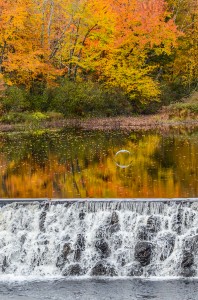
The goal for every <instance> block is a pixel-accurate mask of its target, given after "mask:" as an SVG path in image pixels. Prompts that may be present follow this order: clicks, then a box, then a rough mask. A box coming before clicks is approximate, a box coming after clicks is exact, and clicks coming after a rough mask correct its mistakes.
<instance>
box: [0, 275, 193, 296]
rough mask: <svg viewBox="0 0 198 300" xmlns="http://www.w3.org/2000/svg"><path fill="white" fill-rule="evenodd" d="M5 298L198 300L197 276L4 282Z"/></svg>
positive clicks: (1, 285) (0, 287)
mask: <svg viewBox="0 0 198 300" xmlns="http://www.w3.org/2000/svg"><path fill="white" fill-rule="evenodd" d="M0 296H1V300H11V299H14V300H19V299H20V300H23V299H24V300H27V299H29V300H65V299H67V300H112V299H114V300H120V299H124V300H129V299H130V300H144V299H145V300H146V299H147V300H148V299H155V300H171V299H175V300H180V299H182V300H197V280H182V279H181V280H172V281H171V280H169V281H167V280H163V281H157V280H155V281H152V280H141V279H133V280H129V279H128V280H104V279H103V280H73V281H72V280H55V281H32V282H31V281H30V282H28V281H24V282H1V283H0Z"/></svg>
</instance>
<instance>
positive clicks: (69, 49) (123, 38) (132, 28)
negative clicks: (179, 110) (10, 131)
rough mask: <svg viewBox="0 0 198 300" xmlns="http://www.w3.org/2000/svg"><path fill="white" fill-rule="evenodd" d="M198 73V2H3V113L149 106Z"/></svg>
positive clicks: (188, 88)
mask: <svg viewBox="0 0 198 300" xmlns="http://www.w3.org/2000/svg"><path fill="white" fill-rule="evenodd" d="M197 78H198V2H197V0H108V1H107V0H0V98H1V100H0V112H1V114H4V115H5V113H8V112H10V111H14V112H17V111H18V112H24V111H41V112H46V111H56V112H61V113H63V114H64V115H65V116H67V115H89V114H90V115H91V114H93V115H94V114H96V115H97V114H98V115H115V114H120V113H121V114H122V113H123V114H131V113H132V112H150V111H151V110H152V107H154V108H155V107H159V105H162V104H166V103H169V102H171V101H175V100H178V99H180V98H181V97H182V96H184V95H188V94H190V93H191V92H192V91H193V90H195V89H196V88H197ZM159 103H161V104H159Z"/></svg>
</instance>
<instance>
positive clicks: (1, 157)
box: [0, 132, 198, 198]
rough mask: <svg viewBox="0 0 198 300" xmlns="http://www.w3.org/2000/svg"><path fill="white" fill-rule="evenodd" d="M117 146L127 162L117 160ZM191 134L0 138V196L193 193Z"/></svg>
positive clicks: (196, 147) (196, 150) (197, 164)
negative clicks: (126, 153) (122, 164)
mask: <svg viewBox="0 0 198 300" xmlns="http://www.w3.org/2000/svg"><path fill="white" fill-rule="evenodd" d="M120 149H127V150H129V151H130V152H131V161H132V164H131V166H130V167H128V168H126V169H121V168H119V167H117V166H116V164H115V161H114V155H115V153H116V152H117V151H119V150H120ZM197 155H198V143H197V141H196V134H194V135H191V136H185V135H181V136H167V137H165V136H164V137H163V136H160V135H157V134H146V135H142V134H140V133H138V134H135V135H134V134H122V133H117V134H116V133H102V132H93V133H90V134H88V133H83V132H73V133H52V134H47V133H44V134H36V135H35V134H34V135H31V136H25V135H24V136H18V135H13V136H8V135H7V136H6V135H5V136H2V137H1V138H0V166H1V176H0V197H57V198H58V197H61V198H63V197H65V198H69V197H181V196H182V197H190V196H191V197H193V196H197V192H198V187H197V181H198V161H197Z"/></svg>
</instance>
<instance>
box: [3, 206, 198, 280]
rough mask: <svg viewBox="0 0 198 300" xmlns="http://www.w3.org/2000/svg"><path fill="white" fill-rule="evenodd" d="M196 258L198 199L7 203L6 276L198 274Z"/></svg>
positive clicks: (4, 268) (197, 255)
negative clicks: (193, 200)
mask: <svg viewBox="0 0 198 300" xmlns="http://www.w3.org/2000/svg"><path fill="white" fill-rule="evenodd" d="M197 265H198V203H197V202H194V203H193V202H181V203H179V202H177V203H175V202H168V201H166V202H164V203H162V202H139V203H138V202H132V201H131V202H130V201H129V202H125V201H123V202H121V201H120V202H118V201H117V202H113V201H109V202H104V201H103V202H100V201H99V202H96V201H95V202H80V203H75V202H72V203H69V202H68V203H65V204H56V205H53V204H49V203H47V204H45V203H44V204H41V203H40V204H39V203H32V204H28V205H23V204H14V203H13V204H9V205H4V206H3V207H1V208H0V278H4V277H5V278H9V276H13V275H14V276H19V277H20V276H21V278H23V276H30V277H31V276H32V278H34V277H35V276H42V277H46V278H50V277H60V276H67V277H69V276H82V277H89V276H91V277H92V276H110V277H111V276H112V277H117V276H118V277H123V278H124V277H126V276H132V277H147V278H153V277H156V278H164V277H171V278H177V277H181V276H182V277H196V276H198V272H197Z"/></svg>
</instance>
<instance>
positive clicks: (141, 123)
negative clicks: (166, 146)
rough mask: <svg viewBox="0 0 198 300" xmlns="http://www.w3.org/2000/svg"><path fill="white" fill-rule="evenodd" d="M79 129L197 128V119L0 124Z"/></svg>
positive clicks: (4, 128) (0, 127)
mask: <svg viewBox="0 0 198 300" xmlns="http://www.w3.org/2000/svg"><path fill="white" fill-rule="evenodd" d="M64 128H65V129H70V128H73V129H81V130H85V131H92V130H102V131H109V130H125V131H139V130H143V131H149V130H159V131H169V130H172V129H177V128H186V129H195V128H198V119H184V120H170V119H169V118H168V116H167V115H166V114H155V115H145V116H142V115H141V116H132V117H131V116H129V117H128V116H121V117H109V118H107V117H106V118H90V119H80V118H73V119H72V118H71V119H63V120H55V121H45V122H40V123H39V124H26V123H23V124H2V123H0V132H1V133H2V132H14V131H20V132H23V131H32V130H39V129H40V130H42V129H49V130H50V129H51V130H52V129H64Z"/></svg>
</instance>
